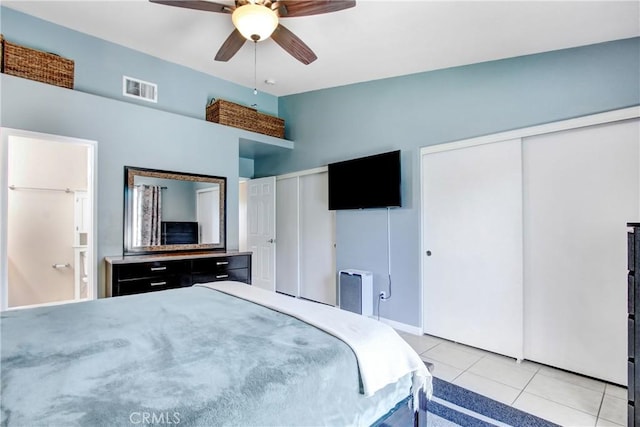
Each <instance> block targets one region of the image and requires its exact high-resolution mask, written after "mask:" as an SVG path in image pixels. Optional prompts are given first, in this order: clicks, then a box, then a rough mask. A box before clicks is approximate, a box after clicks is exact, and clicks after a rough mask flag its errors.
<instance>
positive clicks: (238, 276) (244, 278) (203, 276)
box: [191, 268, 249, 285]
mask: <svg viewBox="0 0 640 427" xmlns="http://www.w3.org/2000/svg"><path fill="white" fill-rule="evenodd" d="M220 280H235V281H237V282H244V283H249V269H248V268H235V269H233V270H227V271H224V272H217V273H194V274H192V275H191V281H192V282H193V284H194V285H195V284H196V283H207V282H218V281H220Z"/></svg>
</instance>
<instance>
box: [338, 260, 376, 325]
mask: <svg viewBox="0 0 640 427" xmlns="http://www.w3.org/2000/svg"><path fill="white" fill-rule="evenodd" d="M338 304H339V305H340V308H341V309H343V310H347V311H351V312H353V313H357V314H362V315H363V316H373V274H371V272H370V271H361V270H352V269H350V270H340V272H339V280H338Z"/></svg>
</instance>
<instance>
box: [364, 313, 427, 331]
mask: <svg viewBox="0 0 640 427" xmlns="http://www.w3.org/2000/svg"><path fill="white" fill-rule="evenodd" d="M374 319H375V317H374ZM380 321H381V322H382V323H385V324H387V325H389V326H391V327H392V328H393V329H397V330H398V331H402V332H407V333H409V334H413V335H422V328H420V327H418V326H413V325H407V324H406V323H400V322H396V321H395V320H391V319H385V318H384V317H381V318H380Z"/></svg>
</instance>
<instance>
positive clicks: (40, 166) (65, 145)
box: [0, 128, 97, 310]
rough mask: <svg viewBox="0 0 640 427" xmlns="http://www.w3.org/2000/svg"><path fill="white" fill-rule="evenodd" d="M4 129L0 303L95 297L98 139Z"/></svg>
mask: <svg viewBox="0 0 640 427" xmlns="http://www.w3.org/2000/svg"><path fill="white" fill-rule="evenodd" d="M1 132H2V157H1V162H0V164H1V166H2V173H1V174H0V181H1V183H2V185H1V187H0V194H1V196H2V197H1V203H0V227H1V230H2V239H0V240H1V242H0V271H1V275H0V285H1V290H2V294H1V300H0V303H1V305H0V308H1V309H2V310H6V309H14V308H22V307H33V306H42V305H51V304H62V303H67V302H74V301H82V300H87V299H95V298H96V297H97V288H96V287H97V282H96V277H95V276H96V275H95V271H96V266H95V261H94V260H95V252H96V251H95V247H96V243H95V234H96V221H95V193H96V181H95V164H96V163H95V155H96V142H95V141H88V140H82V139H76V138H68V137H61V136H57V135H48V134H42V133H36V132H29V131H23V130H17V129H8V128H2V129H1Z"/></svg>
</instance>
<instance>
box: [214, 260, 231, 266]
mask: <svg viewBox="0 0 640 427" xmlns="http://www.w3.org/2000/svg"><path fill="white" fill-rule="evenodd" d="M228 264H229V261H218V262H216V265H228Z"/></svg>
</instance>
